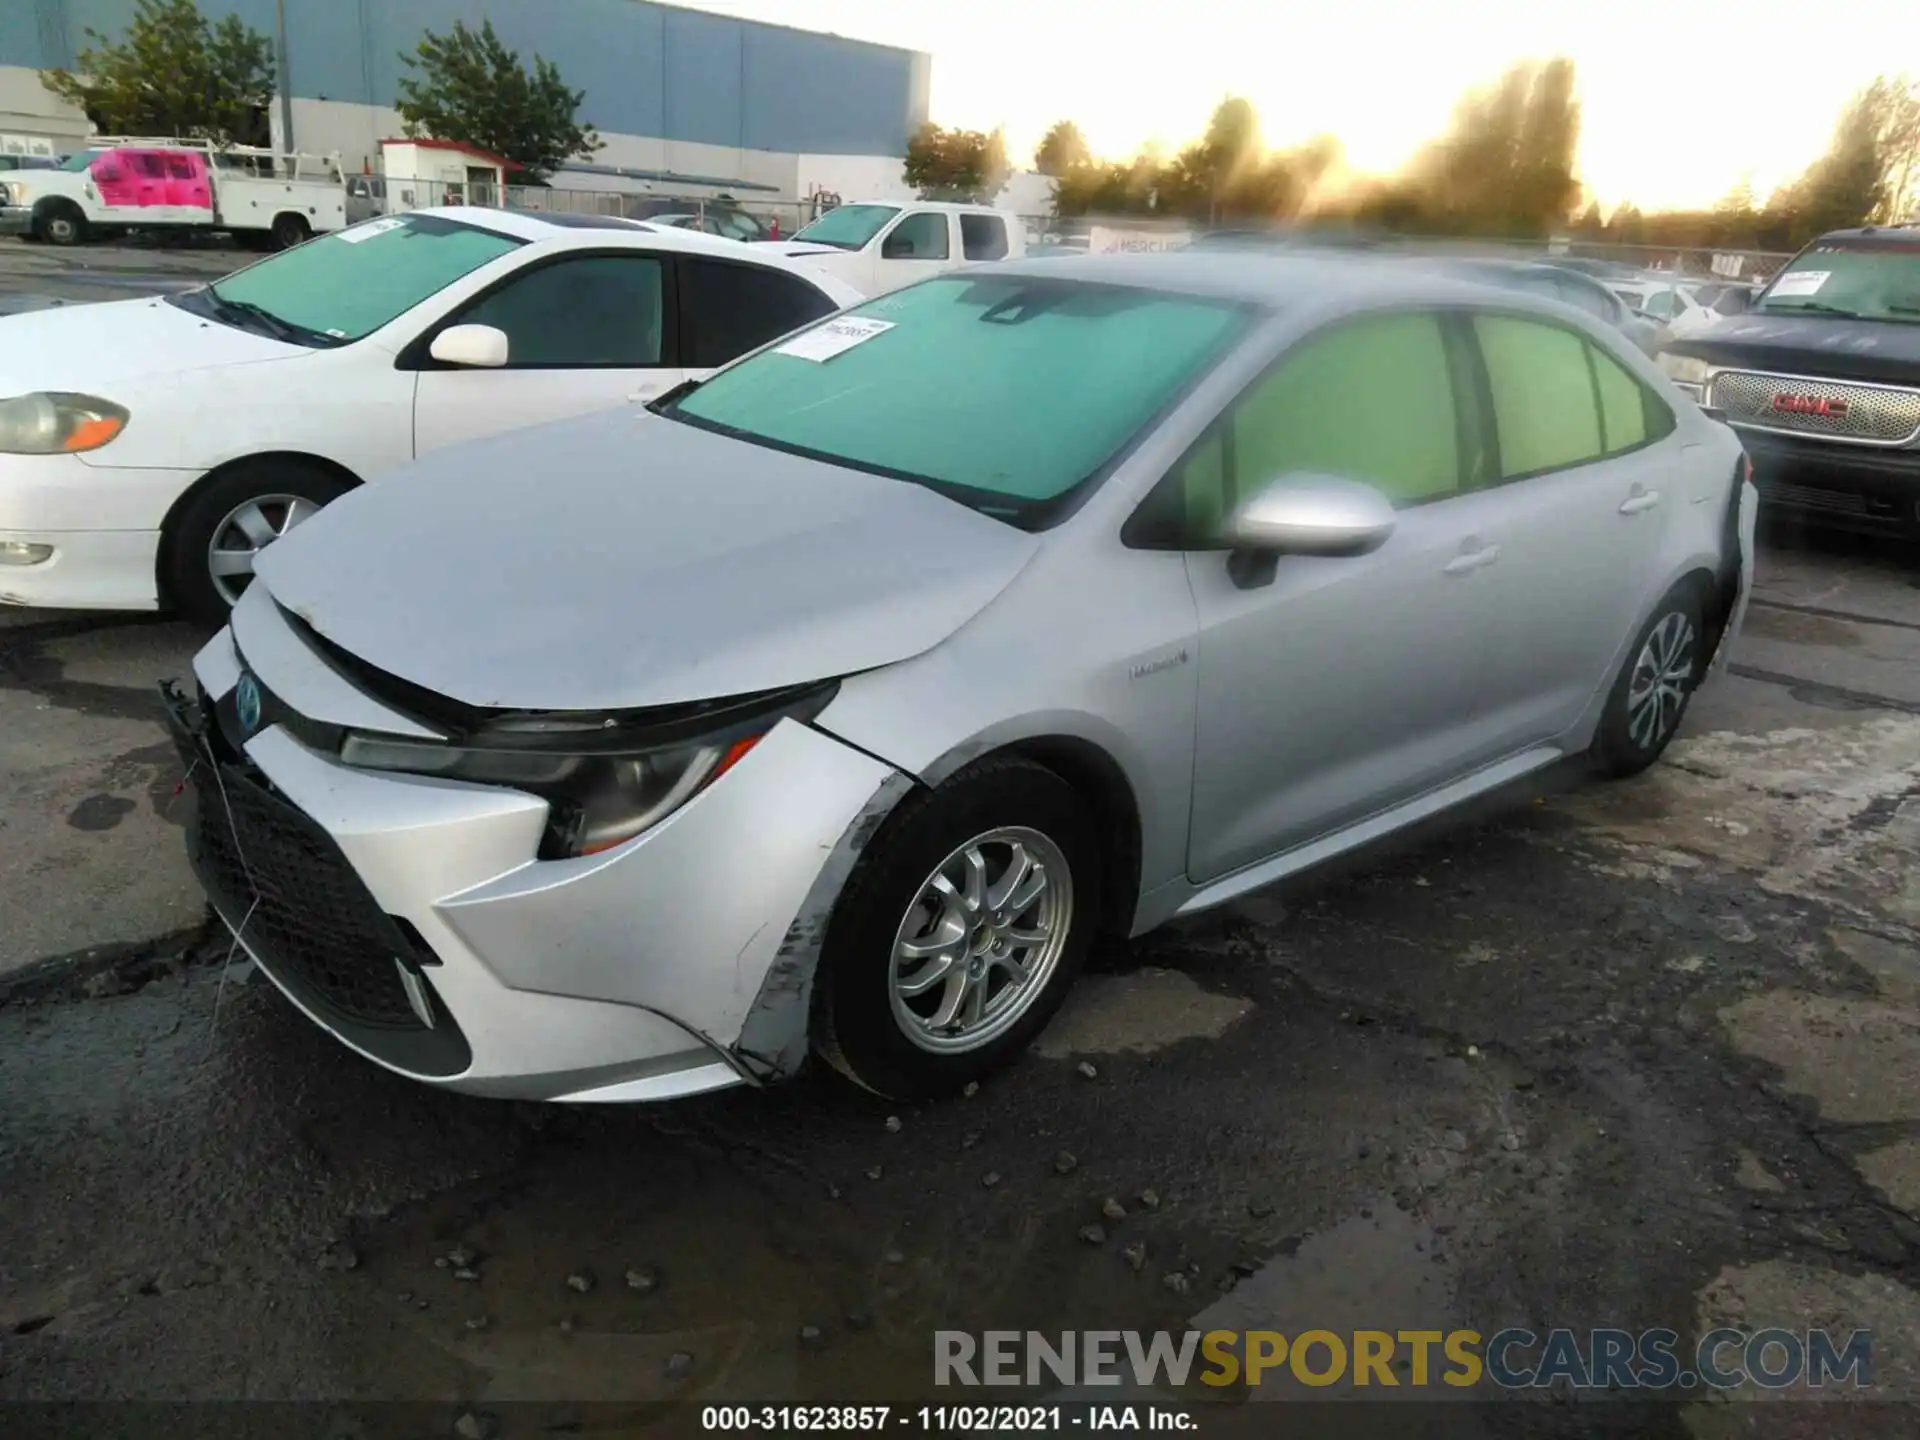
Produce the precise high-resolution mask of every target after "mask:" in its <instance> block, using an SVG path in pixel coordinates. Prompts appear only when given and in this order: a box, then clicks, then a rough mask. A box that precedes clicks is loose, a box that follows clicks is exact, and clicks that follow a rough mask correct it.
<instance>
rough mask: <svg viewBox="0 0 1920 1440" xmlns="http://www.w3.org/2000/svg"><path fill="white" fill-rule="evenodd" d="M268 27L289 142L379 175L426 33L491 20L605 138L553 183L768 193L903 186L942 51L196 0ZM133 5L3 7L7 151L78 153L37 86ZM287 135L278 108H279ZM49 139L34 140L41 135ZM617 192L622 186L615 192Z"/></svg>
mask: <svg viewBox="0 0 1920 1440" xmlns="http://www.w3.org/2000/svg"><path fill="white" fill-rule="evenodd" d="M200 7H201V9H202V10H203V11H204V12H205V13H206V14H207V15H208V16H209V17H211V18H214V19H218V18H219V17H220V16H221V15H224V14H226V13H229V12H231V13H234V14H237V15H239V16H240V18H241V19H242V20H244V21H245V22H246V23H247V24H249V25H251V26H252V27H253V28H254V29H256V30H259V31H260V32H261V33H263V34H265V35H267V36H268V37H270V38H271V37H273V36H274V35H275V34H276V31H277V27H278V21H279V14H278V12H279V11H281V10H282V9H284V15H285V26H286V40H287V57H288V63H287V66H286V70H287V72H288V73H289V75H290V76H291V85H290V87H289V88H290V90H291V92H292V97H293V104H292V115H293V135H292V137H291V140H292V144H293V146H294V147H295V148H298V149H301V150H306V151H310V152H318V153H325V152H329V151H335V150H337V151H339V152H340V153H341V156H342V158H343V160H344V161H345V163H346V165H347V167H348V168H349V169H353V170H359V169H362V168H377V160H378V142H379V141H380V140H381V139H383V138H385V137H388V136H393V135H398V134H399V133H400V118H399V116H398V115H397V114H396V113H395V112H394V110H393V108H392V106H393V101H394V97H395V94H396V85H397V82H398V81H399V79H400V78H401V77H402V76H403V75H405V74H406V73H407V71H406V68H405V66H403V65H402V63H401V60H400V55H401V53H402V52H408V53H411V52H412V50H413V48H414V46H415V45H416V44H417V43H418V42H419V39H420V37H421V35H422V33H423V32H425V31H428V30H432V31H435V32H444V31H446V30H448V29H451V28H452V25H453V22H454V21H456V20H464V21H466V22H467V23H468V24H469V25H472V26H474V27H476V28H477V27H478V26H479V24H480V22H481V21H482V20H483V19H486V20H491V21H492V22H493V25H494V29H495V30H496V31H498V32H499V34H500V37H501V39H502V40H504V41H505V42H506V43H507V45H509V46H510V47H512V48H513V49H515V50H517V51H519V52H520V55H521V58H522V60H523V61H530V60H531V57H532V56H533V55H534V54H536V53H537V54H540V55H544V56H545V57H546V58H547V59H549V60H551V61H553V62H554V63H555V64H556V65H557V66H559V68H560V73H561V75H562V76H563V77H564V78H565V80H566V82H567V83H568V84H569V85H571V86H573V87H574V88H576V89H580V90H584V91H585V92H586V98H585V100H584V101H583V102H582V104H581V107H580V114H581V118H582V119H584V120H586V121H588V122H589V123H591V124H592V125H594V126H595V127H596V128H597V129H598V130H599V131H600V135H601V138H602V139H603V140H604V141H605V142H606V146H605V148H604V149H603V150H601V151H599V152H598V153H597V154H595V155H593V156H592V157H590V162H589V163H588V164H586V165H584V166H581V167H577V168H575V169H573V170H572V171H570V173H568V174H566V175H564V176H561V177H556V183H571V184H575V185H582V186H584V185H592V184H596V183H600V184H605V183H608V181H607V180H605V179H602V178H599V177H607V176H612V175H615V174H624V176H625V177H626V178H627V179H628V180H629V181H631V180H634V179H651V180H655V181H656V182H659V184H660V188H662V189H666V188H671V186H672V185H673V183H674V182H676V181H679V180H686V181H698V182H701V183H704V184H708V185H720V186H723V187H728V188H732V189H735V190H737V191H740V192H743V198H745V194H746V193H758V194H760V195H762V196H764V197H766V198H769V199H771V198H774V196H775V195H776V194H777V195H778V196H780V197H784V198H792V199H800V198H804V197H806V196H808V195H810V194H813V193H815V192H816V191H820V190H828V191H834V192H838V193H841V194H845V195H848V196H854V195H883V194H896V193H905V192H903V190H902V184H901V178H900V163H901V157H902V156H903V155H904V154H905V152H906V143H907V137H908V136H909V135H911V134H912V133H913V131H914V129H915V128H916V127H917V126H918V125H919V124H920V123H921V122H922V121H924V120H925V119H926V114H927V84H928V79H929V75H930V72H931V68H932V62H931V60H930V58H929V57H928V56H926V55H924V54H921V53H919V52H917V51H911V50H900V49H895V48H893V47H890V46H885V45H869V44H866V43H864V42H862V41H858V40H847V39H842V38H840V37H839V36H834V35H822V34H817V33H814V32H811V31H806V30H793V29H788V28H786V27H784V26H779V25H763V24H758V23H755V22H752V21H745V20H735V19H732V18H729V17H726V16H721V15H714V14H708V13H706V12H703V11H698V10H684V9H679V8H676V7H673V6H668V5H656V4H650V3H646V0H200ZM133 11H134V0H0V137H4V139H0V145H5V146H6V147H7V148H10V149H20V148H32V149H43V148H45V147H46V146H47V145H49V144H51V146H52V148H53V149H55V150H59V151H64V150H70V149H73V148H76V146H77V144H78V143H79V142H80V141H81V140H82V139H84V137H85V135H86V133H87V125H86V122H85V120H84V118H82V117H81V116H79V115H78V113H77V112H76V111H74V110H72V109H71V108H70V107H67V106H65V105H63V104H61V102H59V101H58V100H56V99H55V98H54V97H53V96H52V95H51V94H50V93H49V92H48V91H47V90H46V88H45V87H44V86H42V85H41V84H40V81H39V76H38V73H37V72H38V71H39V70H40V69H42V68H50V67H69V68H70V67H72V66H73V64H74V60H75V55H76V53H77V52H78V51H79V50H81V49H83V48H85V46H86V44H87V34H86V32H87V30H88V29H89V28H91V29H94V30H98V31H100V32H102V33H104V34H106V35H109V36H117V35H119V34H120V33H121V31H122V30H123V29H124V27H125V25H126V23H127V20H128V18H129V17H130V16H131V15H132V14H133ZM273 123H274V128H275V131H276V136H277V138H279V139H280V140H281V142H282V143H285V142H286V139H287V137H284V136H279V135H278V132H279V130H280V128H281V123H280V115H279V107H278V106H276V107H275V113H274V117H273ZM35 142H38V143H35ZM619 188H628V187H626V186H621V187H619Z"/></svg>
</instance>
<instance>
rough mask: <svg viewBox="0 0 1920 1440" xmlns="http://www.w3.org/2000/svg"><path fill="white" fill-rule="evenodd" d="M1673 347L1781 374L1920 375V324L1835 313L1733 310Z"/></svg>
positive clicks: (1902, 381) (1897, 380)
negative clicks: (1719, 320) (1865, 318)
mask: <svg viewBox="0 0 1920 1440" xmlns="http://www.w3.org/2000/svg"><path fill="white" fill-rule="evenodd" d="M1667 350H1668V353H1670V354H1674V355H1690V356H1693V357H1695V358H1696V359H1700V360H1705V361H1707V362H1709V363H1710V364H1714V365H1733V366H1737V367H1739V368H1741V369H1746V370H1764V371H1771V372H1773V373H1775V374H1781V375H1815V376H1828V377H1833V378H1836V379H1845V380H1877V381H1881V382H1884V383H1888V384H1895V385H1912V384H1914V383H1915V381H1916V379H1920V324H1912V325H1908V324H1899V323H1895V322H1892V321H1885V320H1848V319H1845V318H1843V317H1840V316H1833V315H1759V314H1747V315H1730V316H1728V317H1727V318H1726V319H1724V320H1722V321H1721V322H1720V323H1718V324H1716V325H1712V326H1709V327H1708V328H1707V329H1706V330H1703V331H1697V332H1695V333H1693V334H1691V335H1684V336H1681V337H1679V338H1677V339H1675V340H1674V342H1673V343H1672V344H1671V345H1669V346H1668V347H1667Z"/></svg>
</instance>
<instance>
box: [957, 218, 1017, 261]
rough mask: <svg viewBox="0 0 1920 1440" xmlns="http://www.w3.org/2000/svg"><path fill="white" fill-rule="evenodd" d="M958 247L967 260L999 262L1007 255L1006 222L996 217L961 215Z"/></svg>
mask: <svg viewBox="0 0 1920 1440" xmlns="http://www.w3.org/2000/svg"><path fill="white" fill-rule="evenodd" d="M960 247H961V249H962V250H963V251H965V253H966V257H967V259H969V260H1000V259H1003V258H1005V256H1006V253H1007V222H1006V221H1005V220H1003V219H1001V218H1000V217H999V216H998V215H962V216H961V217H960Z"/></svg>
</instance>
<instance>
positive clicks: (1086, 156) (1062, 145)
mask: <svg viewBox="0 0 1920 1440" xmlns="http://www.w3.org/2000/svg"><path fill="white" fill-rule="evenodd" d="M1092 163H1093V152H1092V151H1091V150H1089V149H1088V148H1087V137H1086V136H1084V135H1082V134H1081V133H1080V127H1079V126H1078V125H1076V124H1074V123H1073V121H1071V120H1061V121H1057V122H1056V123H1055V124H1054V126H1053V128H1052V129H1050V130H1048V131H1047V133H1046V135H1045V136H1044V137H1042V139H1041V141H1040V145H1039V148H1038V149H1036V150H1035V151H1034V152H1033V168H1034V169H1035V170H1038V171H1039V172H1040V173H1041V174H1042V175H1051V176H1053V177H1054V178H1055V179H1058V178H1059V177H1061V176H1063V175H1066V174H1069V173H1071V172H1072V171H1074V170H1078V169H1081V168H1082V167H1084V166H1087V165H1091V164H1092Z"/></svg>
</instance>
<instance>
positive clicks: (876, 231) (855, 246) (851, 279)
mask: <svg viewBox="0 0 1920 1440" xmlns="http://www.w3.org/2000/svg"><path fill="white" fill-rule="evenodd" d="M762 248H763V249H767V250H770V251H772V252H774V253H776V254H780V255H787V256H791V257H793V258H795V259H805V260H806V261H807V262H808V263H809V264H811V265H814V266H817V267H818V268H820V269H822V270H825V271H826V272H827V273H828V274H831V275H837V276H839V277H840V278H841V279H842V280H845V281H846V282H847V283H848V284H849V285H852V286H853V287H854V288H855V289H857V290H860V291H862V292H863V293H865V294H867V295H879V294H883V293H885V292H886V291H888V290H897V289H899V288H900V287H901V286H902V285H911V284H912V283H913V282H914V281H916V280H924V279H926V278H927V277H928V276H930V275H938V274H939V273H941V272H942V271H943V270H952V269H954V268H955V267H957V266H960V265H966V264H969V263H971V262H973V261H979V260H1006V259H1018V258H1019V257H1020V256H1022V255H1024V254H1025V253H1026V249H1027V228H1026V226H1025V225H1024V224H1022V223H1021V221H1020V218H1019V217H1018V216H1017V215H1009V214H1007V213H1006V212H1005V211H1004V210H995V209H992V208H990V207H988V206H986V205H941V204H935V203H933V202H932V201H924V200H916V201H913V202H911V203H908V204H892V203H887V204H881V203H878V202H874V201H859V202H854V203H850V204H845V205H839V206H836V207H835V208H833V209H832V210H829V211H827V212H826V214H824V215H822V216H821V217H820V218H819V219H818V220H815V221H814V222H813V223H812V224H811V225H808V226H805V227H804V228H802V229H801V230H798V231H796V232H795V233H794V235H793V237H792V238H791V239H789V240H772V241H763V242H762Z"/></svg>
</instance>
